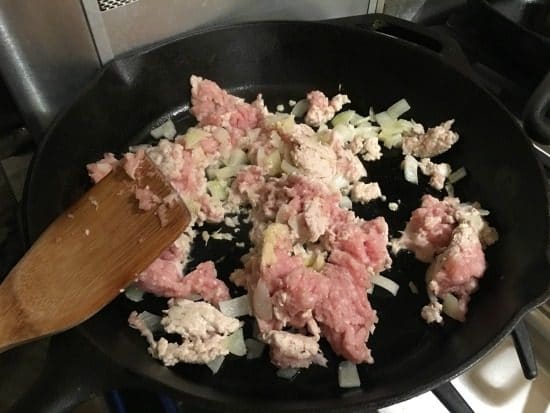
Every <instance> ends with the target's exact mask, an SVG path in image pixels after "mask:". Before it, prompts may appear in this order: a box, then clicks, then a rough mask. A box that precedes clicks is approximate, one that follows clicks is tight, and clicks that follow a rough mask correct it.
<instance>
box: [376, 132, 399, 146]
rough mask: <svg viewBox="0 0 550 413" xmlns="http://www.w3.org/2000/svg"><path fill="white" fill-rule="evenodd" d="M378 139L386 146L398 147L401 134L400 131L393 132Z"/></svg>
mask: <svg viewBox="0 0 550 413" xmlns="http://www.w3.org/2000/svg"><path fill="white" fill-rule="evenodd" d="M380 140H381V141H382V142H383V143H384V146H385V147H386V148H388V149H391V148H393V147H394V146H397V147H398V146H400V145H401V142H403V136H402V135H401V133H394V134H391V135H388V136H386V137H384V138H380Z"/></svg>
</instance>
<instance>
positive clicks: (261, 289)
mask: <svg viewBox="0 0 550 413" xmlns="http://www.w3.org/2000/svg"><path fill="white" fill-rule="evenodd" d="M252 307H253V309H254V315H255V316H256V317H258V318H261V319H262V320H264V321H269V320H271V318H272V317H273V304H272V303H271V297H270V296H269V290H268V289H267V285H265V282H264V281H263V280H259V281H258V284H256V288H255V289H254V295H253V296H252Z"/></svg>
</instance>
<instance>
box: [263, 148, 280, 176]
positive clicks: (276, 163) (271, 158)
mask: <svg viewBox="0 0 550 413" xmlns="http://www.w3.org/2000/svg"><path fill="white" fill-rule="evenodd" d="M264 166H265V168H267V170H268V173H269V175H271V176H275V175H279V174H280V173H281V153H280V152H279V151H273V152H271V153H270V154H269V155H268V156H266V158H265V159H264Z"/></svg>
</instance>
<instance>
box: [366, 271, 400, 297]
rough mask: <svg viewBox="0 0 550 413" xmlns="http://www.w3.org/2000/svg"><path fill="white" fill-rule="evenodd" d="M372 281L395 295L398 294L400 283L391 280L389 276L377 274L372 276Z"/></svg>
mask: <svg viewBox="0 0 550 413" xmlns="http://www.w3.org/2000/svg"><path fill="white" fill-rule="evenodd" d="M371 281H372V283H373V284H374V285H377V286H379V287H382V288H383V289H384V290H387V291H389V292H390V293H392V294H393V295H397V292H398V291H399V284H397V283H396V282H395V281H393V280H390V279H389V278H388V277H384V276H383V275H380V274H377V275H375V276H374V277H372V280H371Z"/></svg>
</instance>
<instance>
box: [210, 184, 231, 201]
mask: <svg viewBox="0 0 550 413" xmlns="http://www.w3.org/2000/svg"><path fill="white" fill-rule="evenodd" d="M206 188H208V192H210V195H212V198H216V199H219V200H220V201H224V200H225V199H226V198H227V184H225V182H223V181H208V182H207V183H206Z"/></svg>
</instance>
